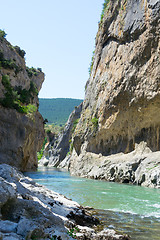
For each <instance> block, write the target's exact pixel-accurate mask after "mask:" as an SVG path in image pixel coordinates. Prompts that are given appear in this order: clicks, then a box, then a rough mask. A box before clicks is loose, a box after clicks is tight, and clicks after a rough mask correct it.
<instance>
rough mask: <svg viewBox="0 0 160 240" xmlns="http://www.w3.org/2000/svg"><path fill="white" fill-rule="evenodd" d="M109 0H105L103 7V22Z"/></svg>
mask: <svg viewBox="0 0 160 240" xmlns="http://www.w3.org/2000/svg"><path fill="white" fill-rule="evenodd" d="M109 1H110V0H105V1H104V3H103V9H102V13H101V20H100V22H101V23H102V21H103V17H104V13H105V10H106V8H107V5H108V3H109Z"/></svg>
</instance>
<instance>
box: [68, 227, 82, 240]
mask: <svg viewBox="0 0 160 240" xmlns="http://www.w3.org/2000/svg"><path fill="white" fill-rule="evenodd" d="M77 232H79V228H78V227H74V228H72V229H71V230H69V231H67V233H68V235H69V236H70V237H72V238H76V233H77Z"/></svg>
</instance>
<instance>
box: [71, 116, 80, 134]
mask: <svg viewBox="0 0 160 240" xmlns="http://www.w3.org/2000/svg"><path fill="white" fill-rule="evenodd" d="M78 122H79V118H78V119H76V120H75V121H74V122H73V127H72V133H74V131H75V129H76V126H77V124H78Z"/></svg>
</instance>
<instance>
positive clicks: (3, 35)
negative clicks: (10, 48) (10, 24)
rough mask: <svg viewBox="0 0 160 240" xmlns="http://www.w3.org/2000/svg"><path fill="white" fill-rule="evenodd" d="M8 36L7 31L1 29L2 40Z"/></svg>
mask: <svg viewBox="0 0 160 240" xmlns="http://www.w3.org/2000/svg"><path fill="white" fill-rule="evenodd" d="M6 36H7V34H6V33H5V31H4V30H1V29H0V38H5V37H6Z"/></svg>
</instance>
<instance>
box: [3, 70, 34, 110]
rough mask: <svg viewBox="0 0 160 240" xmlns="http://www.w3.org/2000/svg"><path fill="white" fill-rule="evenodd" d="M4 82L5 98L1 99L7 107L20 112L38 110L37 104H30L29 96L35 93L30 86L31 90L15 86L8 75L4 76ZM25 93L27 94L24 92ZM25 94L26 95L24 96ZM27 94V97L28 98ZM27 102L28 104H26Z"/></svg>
mask: <svg viewBox="0 0 160 240" xmlns="http://www.w3.org/2000/svg"><path fill="white" fill-rule="evenodd" d="M2 84H3V86H4V88H5V90H4V98H3V99H0V103H1V104H2V105H3V106H4V107H7V108H14V109H16V110H17V111H18V112H20V113H25V114H32V113H34V112H36V110H37V107H36V106H35V105H32V104H29V97H31V96H32V94H34V92H31V91H32V90H33V89H32V88H31V87H30V89H31V90H30V89H29V91H27V90H25V91H24V89H23V90H22V89H21V88H18V89H17V88H13V87H12V86H11V83H10V79H9V76H8V75H3V76H2ZM24 93H25V94H24ZM24 96H25V97H24ZM26 96H27V98H26ZM24 104H27V105H24Z"/></svg>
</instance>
